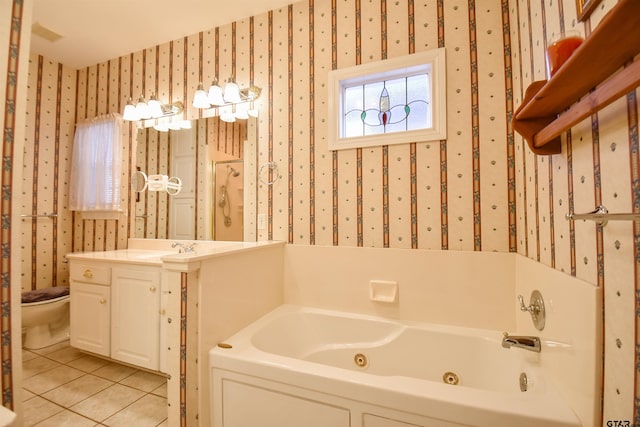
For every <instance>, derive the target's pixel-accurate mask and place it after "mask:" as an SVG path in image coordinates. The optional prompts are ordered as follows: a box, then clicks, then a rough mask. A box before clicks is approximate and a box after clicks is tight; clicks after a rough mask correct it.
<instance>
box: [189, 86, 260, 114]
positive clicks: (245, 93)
mask: <svg viewBox="0 0 640 427" xmlns="http://www.w3.org/2000/svg"><path fill="white" fill-rule="evenodd" d="M260 92H261V89H260V88H259V87H257V86H250V87H248V88H243V89H241V88H240V87H239V86H238V84H237V83H235V82H234V81H233V79H232V78H230V79H229V81H227V82H226V83H225V84H224V88H222V87H220V86H219V85H218V79H217V78H216V79H214V80H213V83H212V84H211V86H210V87H209V90H208V91H205V89H204V85H203V84H202V82H200V83H199V84H198V88H197V90H196V92H195V94H194V96H193V106H194V107H195V108H200V109H208V108H217V109H218V113H219V116H220V119H221V120H223V121H225V122H235V121H236V119H248V118H249V116H251V117H257V115H258V111H257V110H255V109H250V108H249V105H241V104H245V103H247V102H251V101H254V100H256V99H257V98H258V97H259V96H260ZM233 106H235V111H234V108H233Z"/></svg>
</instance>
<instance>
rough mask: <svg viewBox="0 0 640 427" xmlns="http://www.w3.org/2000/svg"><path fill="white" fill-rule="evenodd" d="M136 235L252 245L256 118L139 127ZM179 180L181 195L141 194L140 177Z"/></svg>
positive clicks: (136, 159) (255, 191)
mask: <svg viewBox="0 0 640 427" xmlns="http://www.w3.org/2000/svg"><path fill="white" fill-rule="evenodd" d="M136 141H137V144H136V149H135V156H133V158H134V161H135V170H136V172H135V173H134V177H133V178H132V186H133V187H134V188H133V192H134V194H135V233H134V235H135V237H137V238H147V239H184V240H234V241H256V238H257V229H256V225H257V221H256V216H257V182H256V177H257V145H258V135H257V119H256V118H253V117H251V118H249V119H248V120H238V121H236V122H233V123H227V122H224V121H221V120H220V119H219V118H218V117H208V118H202V119H198V120H193V121H191V128H190V129H180V130H170V131H168V132H160V131H157V130H155V129H153V128H152V127H150V128H141V129H138V134H137V137H136ZM153 174H159V175H167V176H170V177H178V178H180V180H181V183H182V187H181V191H180V192H179V193H178V194H175V195H169V194H168V193H167V192H165V191H149V190H148V188H147V189H144V190H143V191H141V188H142V187H143V186H142V185H140V181H141V177H143V176H144V175H146V176H149V175H153Z"/></svg>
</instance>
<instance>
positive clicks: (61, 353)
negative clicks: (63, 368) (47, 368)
mask: <svg viewBox="0 0 640 427" xmlns="http://www.w3.org/2000/svg"><path fill="white" fill-rule="evenodd" d="M82 356H84V353H82V352H80V351H78V350H77V349H75V348H73V347H65V348H61V349H60V350H56V351H52V352H51V353H47V355H46V357H47V358H48V359H52V360H55V361H56V362H60V363H69V362H71V361H72V360H75V359H79V358H81V357H82Z"/></svg>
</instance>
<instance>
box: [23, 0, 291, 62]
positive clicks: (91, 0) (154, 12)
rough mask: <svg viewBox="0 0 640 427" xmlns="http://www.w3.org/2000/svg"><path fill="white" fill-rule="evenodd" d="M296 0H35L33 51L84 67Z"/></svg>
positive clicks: (48, 57)
mask: <svg viewBox="0 0 640 427" xmlns="http://www.w3.org/2000/svg"><path fill="white" fill-rule="evenodd" d="M293 2H294V1H293V0H233V1H228V0H227V1H223V0H180V1H175V0H173V1H168V0H133V1H132V0H34V6H33V24H34V25H36V26H37V25H39V26H40V27H42V28H44V32H47V31H52V32H53V33H56V34H58V35H60V36H62V37H61V38H59V39H58V40H56V41H49V40H47V39H46V38H44V37H43V36H42V35H38V34H41V33H38V32H37V31H36V32H33V33H32V37H31V52H32V53H34V54H38V55H42V56H44V57H45V58H47V59H49V60H52V61H55V62H59V63H62V64H64V65H67V66H70V67H72V68H76V69H80V68H84V67H88V66H91V65H95V64H98V63H102V62H105V61H108V60H110V59H114V58H118V57H120V56H123V55H127V54H129V53H131V52H138V51H140V50H143V49H146V48H149V47H153V46H156V45H159V44H163V43H166V42H169V41H171V40H176V39H179V38H181V37H184V36H190V35H193V34H196V33H198V32H200V31H205V30H210V29H213V28H216V27H219V26H223V25H226V24H229V23H231V22H234V21H239V20H241V19H245V18H248V17H250V16H256V15H260V14H262V13H265V12H267V11H269V10H275V9H278V8H280V7H282V6H286V5H288V4H290V3H293Z"/></svg>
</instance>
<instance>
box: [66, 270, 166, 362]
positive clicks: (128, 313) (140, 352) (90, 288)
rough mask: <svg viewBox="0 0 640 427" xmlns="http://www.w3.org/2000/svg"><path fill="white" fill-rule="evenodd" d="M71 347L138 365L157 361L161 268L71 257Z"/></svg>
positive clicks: (159, 342)
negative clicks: (81, 260) (79, 260)
mask: <svg viewBox="0 0 640 427" xmlns="http://www.w3.org/2000/svg"><path fill="white" fill-rule="evenodd" d="M70 273H71V274H70V276H71V277H70V278H71V280H70V295H71V298H70V299H71V309H70V310H71V311H70V315H71V323H70V336H71V337H70V342H71V346H73V347H76V348H78V349H81V350H86V351H89V352H92V353H95V354H99V355H102V356H107V357H110V358H112V359H114V360H118V361H122V362H125V363H128V364H131V365H135V366H139V367H142V368H146V369H150V370H154V371H164V369H162V366H161V363H160V348H161V347H160V345H161V341H163V340H161V337H160V332H161V326H160V316H161V298H160V296H161V289H160V277H161V275H160V268H159V267H155V266H145V265H135V264H125V263H120V264H119V263H98V262H96V263H87V262H78V261H76V260H71V261H70Z"/></svg>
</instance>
